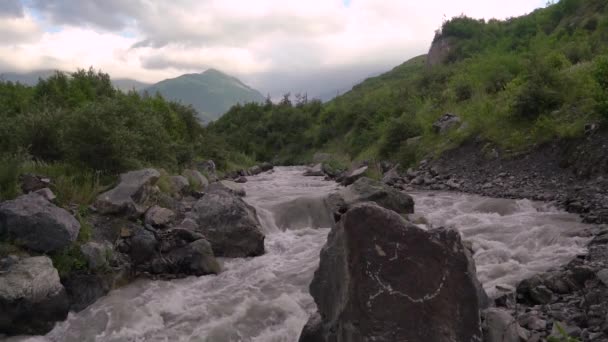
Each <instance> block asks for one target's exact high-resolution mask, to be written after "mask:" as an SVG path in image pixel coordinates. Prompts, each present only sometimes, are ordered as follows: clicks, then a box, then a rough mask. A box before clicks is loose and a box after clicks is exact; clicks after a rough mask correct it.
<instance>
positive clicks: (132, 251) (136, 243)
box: [128, 227, 158, 265]
mask: <svg viewBox="0 0 608 342" xmlns="http://www.w3.org/2000/svg"><path fill="white" fill-rule="evenodd" d="M131 234H132V235H131V236H129V242H128V244H129V256H130V257H131V260H132V261H133V263H134V264H136V265H137V264H143V263H145V262H147V261H150V260H151V259H152V258H153V257H154V255H155V254H156V248H157V246H158V241H157V240H156V237H155V236H154V234H153V233H152V232H150V231H148V230H146V229H144V228H141V227H138V228H136V229H134V230H133V231H132V232H131Z"/></svg>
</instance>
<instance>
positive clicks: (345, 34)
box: [0, 0, 545, 96]
mask: <svg viewBox="0 0 608 342" xmlns="http://www.w3.org/2000/svg"><path fill="white" fill-rule="evenodd" d="M544 3H545V0H510V1H504V0H459V1H453V0H422V1H421V0H415V1H414V0H306V1H302V0H0V72H8V71H18V72H25V71H32V70H39V69H61V70H74V69H75V68H77V67H89V66H93V67H95V68H101V69H102V70H103V71H105V72H108V73H110V74H111V75H112V77H115V78H122V77H126V78H133V79H137V80H140V81H143V82H156V81H159V80H162V79H165V78H169V77H175V76H178V75H180V74H183V73H187V72H201V71H203V70H205V69H207V68H210V67H213V68H217V69H220V70H222V71H224V72H227V73H229V74H232V75H235V76H237V77H239V78H241V79H242V80H243V81H245V82H246V83H248V84H250V85H252V86H254V87H256V88H258V89H259V90H261V91H262V92H263V93H272V94H273V96H276V95H277V94H282V93H283V92H286V91H292V92H296V91H302V92H303V91H307V92H308V93H309V94H315V95H318V94H323V93H327V92H332V91H336V90H339V89H342V88H344V87H346V86H349V85H351V84H352V83H353V82H356V81H359V80H361V79H363V78H365V77H366V76H369V75H373V74H377V73H379V72H381V71H385V70H388V69H390V68H391V67H393V66H395V65H398V64H400V63H401V62H403V61H405V60H407V59H408V58H410V57H413V56H416V55H419V54H422V53H425V52H426V50H427V49H428V47H429V44H430V42H431V40H432V38H433V32H434V30H435V29H437V28H438V27H439V26H440V25H441V22H442V20H444V19H445V18H450V17H452V16H456V15H459V14H461V13H465V14H467V15H469V16H473V17H478V18H488V19H489V18H507V17H511V16H518V15H522V14H525V13H528V12H530V11H532V10H534V9H535V8H538V7H541V6H543V5H544Z"/></svg>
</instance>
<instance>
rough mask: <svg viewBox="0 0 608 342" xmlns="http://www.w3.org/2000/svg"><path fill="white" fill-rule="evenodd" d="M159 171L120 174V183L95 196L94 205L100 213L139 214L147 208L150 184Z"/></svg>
mask: <svg viewBox="0 0 608 342" xmlns="http://www.w3.org/2000/svg"><path fill="white" fill-rule="evenodd" d="M159 177H160V173H159V172H158V171H157V170H154V169H144V170H139V171H131V172H127V173H123V174H122V175H120V183H119V184H118V185H117V186H116V187H115V188H114V189H112V190H109V191H107V192H104V193H103V194H101V195H99V197H97V200H96V201H95V207H96V208H97V210H98V211H99V212H100V213H102V214H126V215H129V216H132V215H133V216H136V215H141V214H143V213H144V212H145V210H146V209H147V208H146V207H145V206H143V204H144V203H145V202H146V200H147V199H148V196H149V194H150V190H151V186H153V185H154V184H156V181H157V180H158V178H159Z"/></svg>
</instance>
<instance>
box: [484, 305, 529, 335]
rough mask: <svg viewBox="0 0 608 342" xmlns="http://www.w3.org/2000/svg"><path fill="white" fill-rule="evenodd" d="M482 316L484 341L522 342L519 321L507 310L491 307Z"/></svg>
mask: <svg viewBox="0 0 608 342" xmlns="http://www.w3.org/2000/svg"><path fill="white" fill-rule="evenodd" d="M482 316H483V319H484V321H483V325H482V329H483V340H484V342H520V338H519V337H520V331H519V330H520V326H519V323H517V320H515V318H513V316H511V314H510V313H509V312H508V311H507V310H505V309H502V308H489V309H487V310H485V311H484V312H483V314H482Z"/></svg>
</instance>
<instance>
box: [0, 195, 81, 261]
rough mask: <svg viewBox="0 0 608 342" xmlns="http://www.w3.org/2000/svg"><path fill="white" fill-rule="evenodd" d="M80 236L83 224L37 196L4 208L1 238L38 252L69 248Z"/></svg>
mask: <svg viewBox="0 0 608 342" xmlns="http://www.w3.org/2000/svg"><path fill="white" fill-rule="evenodd" d="M79 232H80V223H78V221H77V220H76V219H75V218H74V216H72V215H71V214H70V213H69V212H67V211H66V210H64V209H62V208H59V207H57V206H56V205H54V204H52V203H51V202H49V201H48V200H47V199H46V198H44V197H42V196H41V195H38V194H36V193H30V194H27V195H22V196H19V197H17V198H16V199H14V200H12V201H6V202H4V203H2V204H0V235H8V237H10V238H11V239H14V240H15V242H16V243H18V244H20V245H22V246H25V247H27V248H29V249H31V250H33V251H37V252H52V251H56V250H59V249H62V248H65V247H67V246H69V245H70V244H71V243H72V242H74V240H76V238H77V237H78V233H79Z"/></svg>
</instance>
